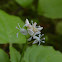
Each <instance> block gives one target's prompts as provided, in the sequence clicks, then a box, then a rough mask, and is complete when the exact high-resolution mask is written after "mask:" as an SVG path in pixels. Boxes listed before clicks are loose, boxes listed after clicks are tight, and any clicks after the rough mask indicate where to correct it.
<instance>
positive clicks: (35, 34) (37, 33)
mask: <svg viewBox="0 0 62 62" xmlns="http://www.w3.org/2000/svg"><path fill="white" fill-rule="evenodd" d="M31 22H32V24H30V23H29V21H28V19H26V22H25V25H24V26H23V28H21V27H20V25H19V23H18V26H19V28H18V27H16V28H17V29H19V31H20V32H21V33H22V34H23V35H27V34H29V35H30V36H31V37H30V38H29V39H28V41H31V40H32V38H33V39H34V42H33V44H35V43H39V45H40V43H41V42H43V43H45V41H43V40H45V38H42V36H43V35H44V34H42V35H41V30H42V29H43V27H41V26H36V25H37V23H36V22H34V23H33V21H31ZM24 27H27V29H24ZM17 37H18V33H17Z"/></svg>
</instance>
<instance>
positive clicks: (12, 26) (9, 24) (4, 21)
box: [0, 10, 26, 44]
mask: <svg viewBox="0 0 62 62" xmlns="http://www.w3.org/2000/svg"><path fill="white" fill-rule="evenodd" d="M17 23H19V24H20V26H21V27H23V25H24V22H23V21H22V20H21V19H20V18H19V17H16V16H13V15H8V14H7V13H5V12H4V11H2V10H0V44H1V43H25V42H26V37H25V36H24V35H23V34H21V33H20V32H19V31H18V30H17V29H16V26H18V24H17ZM17 32H19V35H18V38H17V36H16V34H17Z"/></svg>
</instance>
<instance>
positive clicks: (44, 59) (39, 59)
mask: <svg viewBox="0 0 62 62" xmlns="http://www.w3.org/2000/svg"><path fill="white" fill-rule="evenodd" d="M22 62H62V54H61V53H60V52H58V51H55V50H54V49H53V48H52V47H50V46H46V47H45V46H35V45H34V46H32V47H29V48H27V50H26V51H25V54H24V57H23V59H22Z"/></svg>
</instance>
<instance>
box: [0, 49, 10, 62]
mask: <svg viewBox="0 0 62 62" xmlns="http://www.w3.org/2000/svg"><path fill="white" fill-rule="evenodd" d="M0 62H10V60H9V56H8V55H7V54H6V53H5V52H4V51H3V50H2V49H0Z"/></svg>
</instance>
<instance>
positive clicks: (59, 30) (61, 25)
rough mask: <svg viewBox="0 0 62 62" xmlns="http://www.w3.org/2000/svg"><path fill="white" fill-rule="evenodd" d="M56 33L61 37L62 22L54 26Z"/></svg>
mask: <svg viewBox="0 0 62 62" xmlns="http://www.w3.org/2000/svg"><path fill="white" fill-rule="evenodd" d="M56 32H57V33H58V34H61V35H62V21H60V22H59V23H57V24H56Z"/></svg>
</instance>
